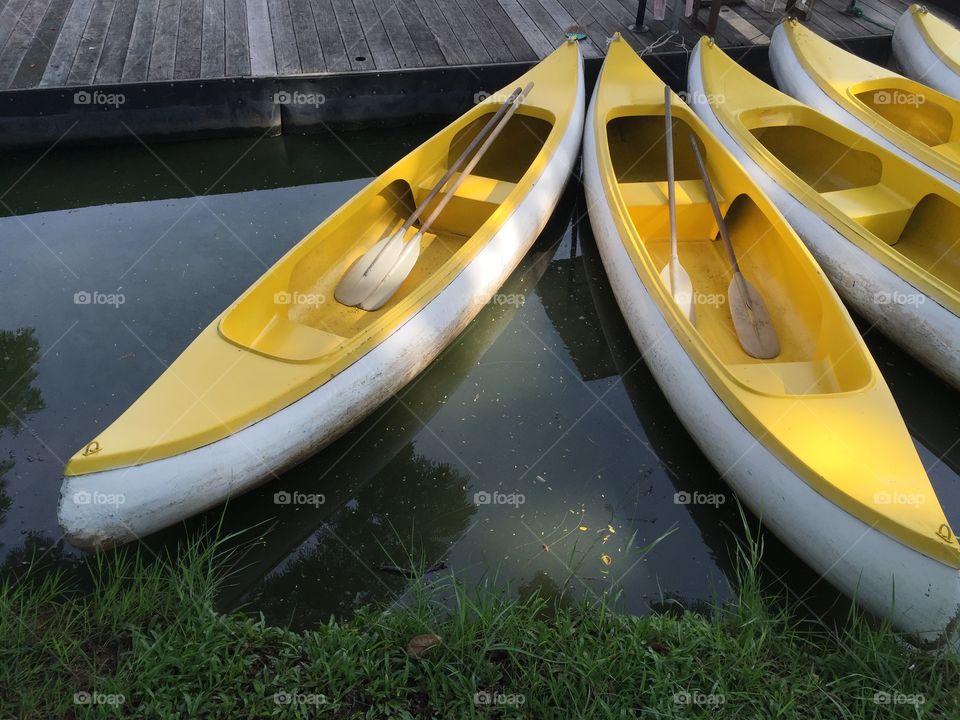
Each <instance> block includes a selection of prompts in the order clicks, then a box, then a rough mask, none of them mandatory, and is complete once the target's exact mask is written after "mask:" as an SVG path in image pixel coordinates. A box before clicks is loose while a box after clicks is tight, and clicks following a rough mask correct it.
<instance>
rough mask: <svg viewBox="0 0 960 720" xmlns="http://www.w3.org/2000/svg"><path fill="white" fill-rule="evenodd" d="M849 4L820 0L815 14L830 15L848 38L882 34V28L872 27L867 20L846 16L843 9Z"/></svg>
mask: <svg viewBox="0 0 960 720" xmlns="http://www.w3.org/2000/svg"><path fill="white" fill-rule="evenodd" d="M848 4H849V1H848V0H819V2H818V3H817V8H816V11H815V12H817V13H824V14H829V15H830V18H831V19H832V20H833V21H834V22H835V23H837V25H839V26H840V27H842V28H843V30H844V32H845V34H846V35H847V37H860V36H861V35H876V34H877V33H878V32H880V28H878V27H877V26H876V25H871V24H870V23H868V22H867V21H866V20H861V19H860V18H855V17H851V16H850V15H846V14H845V13H844V12H843V9H844V8H845V7H847V5H848Z"/></svg>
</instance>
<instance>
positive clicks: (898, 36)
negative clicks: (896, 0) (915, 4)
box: [893, 10, 960, 100]
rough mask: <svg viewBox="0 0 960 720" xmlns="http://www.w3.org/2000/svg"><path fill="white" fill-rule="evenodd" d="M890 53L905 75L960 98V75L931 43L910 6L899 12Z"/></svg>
mask: <svg viewBox="0 0 960 720" xmlns="http://www.w3.org/2000/svg"><path fill="white" fill-rule="evenodd" d="M893 54H894V57H896V59H897V64H898V65H900V68H901V69H902V70H903V73H904V74H905V75H906V76H907V77H911V78H913V79H914V80H917V81H919V82H922V83H923V84H924V85H929V86H930V87H932V88H934V89H935V90H939V91H940V92H942V93H945V94H947V95H951V96H952V97H955V98H956V99H958V100H960V75H958V74H957V72H956V71H955V70H954V69H953V68H952V67H951V66H950V65H947V64H946V63H945V62H944V61H943V60H942V59H941V58H940V55H939V54H938V53H937V51H936V50H934V48H932V47H930V44H929V43H928V42H927V38H926V36H925V35H924V33H923V31H922V30H921V29H920V26H919V25H918V23H917V18H916V15H914V13H912V12H910V10H907V11H906V12H904V13H903V15H901V16H900V19H899V20H897V25H896V27H895V28H894V30H893Z"/></svg>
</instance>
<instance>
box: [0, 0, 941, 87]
mask: <svg viewBox="0 0 960 720" xmlns="http://www.w3.org/2000/svg"><path fill="white" fill-rule="evenodd" d="M848 2H849V0H819V2H818V4H817V11H816V16H815V17H814V18H813V19H812V20H811V21H810V23H809V24H810V25H811V27H813V28H814V29H815V30H816V31H817V32H819V33H821V34H823V35H826V36H827V37H831V38H849V37H857V36H864V35H885V34H889V32H890V28H892V27H893V24H894V23H895V22H896V20H897V18H898V17H899V15H900V14H901V13H902V12H903V11H904V10H905V9H906V8H907V6H908V4H909V3H908V2H907V0H858V5H859V6H860V8H861V9H862V11H863V13H864V17H859V18H858V17H851V16H849V15H846V14H844V12H843V9H844V8H845V7H846V6H847V5H848ZM784 3H785V0H745V1H744V2H742V3H739V4H735V5H732V6H725V7H724V8H723V10H722V12H721V13H720V23H719V26H718V28H717V39H718V42H719V43H720V44H721V45H723V46H725V47H729V46H741V45H762V44H766V43H767V42H768V41H769V36H770V33H771V31H772V29H773V27H774V26H775V24H776V23H777V22H778V21H779V19H780V18H781V16H782V14H783V8H784ZM653 5H654V3H653V0H650V2H649V9H648V12H647V18H646V22H647V24H648V25H649V31H648V32H646V33H643V34H636V33H634V32H631V31H630V30H629V27H630V26H631V24H632V23H633V22H634V18H635V15H636V10H637V0H0V90H5V89H13V88H36V87H48V88H57V87H66V86H78V85H84V86H90V85H100V84H108V85H109V84H114V83H121V82H123V83H142V82H148V81H165V80H188V79H206V78H223V77H287V76H295V75H300V74H311V73H350V72H357V71H373V70H377V71H379V70H395V69H405V68H424V67H456V66H465V65H488V64H495V63H507V62H516V61H534V60H537V59H538V58H542V57H544V56H545V55H547V54H548V53H549V52H550V51H551V50H552V49H553V48H554V47H556V45H557V43H558V42H559V40H560V38H562V36H563V33H564V31H565V30H567V29H568V28H570V27H571V26H581V27H582V28H583V29H584V31H585V32H586V34H587V36H588V39H587V40H586V41H584V43H583V51H584V55H585V56H586V57H598V56H600V55H602V54H603V52H604V50H605V46H606V39H607V38H609V37H610V36H611V35H612V34H613V33H614V32H618V31H619V32H621V33H622V34H623V35H624V37H626V38H627V39H628V40H629V42H630V43H631V44H632V45H633V46H634V47H636V48H637V49H638V50H642V49H645V48H649V47H650V46H651V45H654V46H655V47H656V48H657V49H659V48H662V49H663V50H676V49H683V47H686V48H690V47H692V45H693V44H694V43H695V42H696V40H697V38H698V37H699V36H700V35H701V34H702V32H703V28H702V26H698V25H696V24H695V23H693V21H692V19H689V18H684V19H682V20H681V21H680V24H679V27H678V34H674V35H672V36H671V35H670V27H671V18H670V15H669V8H668V17H667V18H666V19H665V20H664V21H657V20H654V19H653V17H652V9H653ZM938 11H939V12H940V13H941V14H943V15H945V16H947V17H951V13H949V12H947V11H944V10H938ZM706 15H707V10H706V9H704V10H702V11H701V18H702V20H703V21H705V20H706ZM952 19H955V20H956V19H957V18H956V16H955V15H954V16H953V17H952ZM651 49H654V48H651Z"/></svg>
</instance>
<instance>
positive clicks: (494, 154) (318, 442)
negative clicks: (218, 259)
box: [59, 41, 584, 547]
mask: <svg viewBox="0 0 960 720" xmlns="http://www.w3.org/2000/svg"><path fill="white" fill-rule="evenodd" d="M528 82H532V83H533V89H532V91H531V92H530V93H529V95H527V96H526V98H525V99H524V100H523V103H522V105H521V106H520V108H519V110H518V111H517V112H516V114H515V115H513V116H512V117H511V118H510V119H509V121H508V123H507V125H506V126H505V128H504V130H503V132H502V133H501V134H500V135H499V136H498V137H497V139H496V140H495V141H494V142H493V144H492V145H491V146H490V148H489V150H488V151H487V153H486V154H485V155H484V156H483V158H482V159H481V160H480V162H479V164H477V165H476V167H475V168H474V169H473V170H472V172H471V173H470V174H469V175H468V176H466V178H465V181H464V182H463V183H462V184H460V185H459V187H458V188H457V190H456V192H455V194H454V197H453V200H452V201H451V202H450V203H449V204H448V205H447V206H446V208H445V209H444V210H443V211H442V213H441V214H440V215H439V217H438V218H437V219H436V221H435V222H434V224H433V226H432V227H431V229H430V230H429V231H428V232H426V233H425V235H424V239H423V241H422V244H421V248H422V249H421V253H420V257H419V260H418V261H417V263H416V265H415V266H414V268H413V271H412V272H411V274H410V275H409V276H408V277H407V278H406V280H405V281H404V282H403V284H402V285H401V286H400V288H399V290H398V291H397V292H396V294H395V295H394V296H393V297H392V298H391V299H390V300H389V301H388V302H387V303H386V305H384V306H383V307H382V308H380V309H378V310H375V311H372V312H371V311H366V310H362V309H360V308H357V307H348V306H346V305H342V304H340V303H338V302H337V301H336V300H335V299H334V289H335V288H336V287H337V285H338V283H339V281H340V279H341V278H342V277H343V276H344V273H345V272H346V271H347V269H348V268H349V267H350V266H351V265H352V264H353V263H354V261H355V260H357V259H358V258H359V257H360V256H361V255H363V254H364V253H365V252H366V251H368V250H369V249H370V248H371V247H372V246H373V245H374V244H375V243H376V242H378V241H379V240H380V239H381V238H384V237H386V236H387V235H389V234H390V233H392V232H395V231H396V230H397V229H398V228H399V226H400V225H401V224H402V223H403V221H404V219H405V218H407V217H408V216H409V215H410V214H411V212H412V211H413V209H414V207H415V206H416V205H417V204H418V203H420V202H421V201H423V199H424V198H425V196H426V195H427V194H428V192H429V191H430V189H431V188H432V187H433V185H434V184H435V183H436V182H437V181H438V180H439V179H440V177H441V176H442V175H443V174H444V173H445V172H446V170H447V169H448V167H449V166H450V164H451V163H452V162H453V161H454V159H455V158H457V157H458V156H459V155H460V153H461V152H462V150H463V149H464V148H465V147H466V146H467V145H468V144H469V143H470V141H471V140H472V139H473V138H474V137H475V136H476V134H477V133H478V132H479V130H480V129H481V128H482V127H483V126H484V124H485V123H486V122H487V120H488V119H489V118H490V117H491V116H492V114H493V113H494V112H495V111H497V110H498V109H499V108H500V107H501V106H502V104H503V103H504V102H505V98H506V97H507V96H508V95H509V93H510V91H511V90H513V89H514V87H518V86H519V87H522V86H525V85H526V84H527V83H528ZM583 83H584V80H583V68H582V60H581V56H580V50H579V47H578V45H577V43H576V42H573V41H569V42H566V43H564V44H563V45H562V46H561V47H560V48H558V49H557V50H556V51H555V52H554V53H553V54H551V55H550V56H549V57H547V58H546V59H544V60H543V61H542V62H541V63H540V64H539V65H537V66H536V67H534V68H533V69H532V70H530V71H529V72H528V73H526V74H525V75H524V76H522V77H521V78H519V79H518V80H517V81H516V82H515V83H514V84H512V85H510V86H509V87H507V88H504V90H503V91H502V92H498V93H494V94H492V95H491V96H490V97H488V98H487V99H486V100H485V101H483V102H482V103H479V104H478V105H476V106H475V107H473V108H471V109H470V110H469V111H468V112H466V113H465V114H464V115H463V116H462V117H460V118H459V119H457V120H455V121H454V122H453V123H451V124H450V125H449V126H448V127H446V128H445V129H444V130H442V131H440V132H439V133H438V134H437V135H435V136H434V137H432V138H430V139H429V140H427V141H426V142H425V143H424V144H423V145H421V146H420V147H418V148H417V149H415V150H413V151H412V152H411V153H410V154H409V155H407V156H406V157H404V158H403V159H401V160H400V161H398V162H397V163H396V164H394V165H393V166H392V167H391V168H389V169H388V170H386V171H385V172H384V173H383V174H382V175H380V176H379V177H377V178H376V179H374V180H373V181H372V182H371V183H370V184H369V185H368V186H367V187H365V188H364V189H363V190H361V191H360V192H359V193H357V194H356V195H355V196H354V197H353V198H351V199H350V200H348V201H347V202H346V203H345V204H344V205H343V206H342V207H341V208H340V209H338V210H337V211H336V212H334V213H333V214H332V215H330V216H329V217H328V218H326V219H325V220H324V221H323V222H322V223H321V224H320V225H319V226H318V227H317V228H316V229H314V230H313V231H312V232H310V233H309V234H308V235H307V237H305V238H304V239H303V240H302V241H300V242H299V243H298V244H297V245H295V246H294V247H293V248H292V249H291V250H290V251H289V252H288V253H287V254H286V255H285V256H284V257H283V258H281V259H280V260H279V261H278V262H277V263H276V264H275V265H274V266H273V267H272V268H270V270H268V271H267V272H266V273H265V274H264V275H263V276H262V277H261V278H260V279H259V280H257V281H256V282H255V283H254V284H253V285H252V286H251V287H250V288H249V289H248V290H247V291H246V292H244V293H243V295H241V296H240V298H239V299H237V300H236V301H235V302H234V303H233V304H232V305H231V306H230V307H228V308H227V309H226V310H225V311H224V312H223V313H222V314H221V315H220V316H219V317H217V318H216V319H214V320H213V322H212V323H211V324H210V325H209V326H208V327H207V328H206V329H205V330H204V331H203V332H202V333H201V334H200V335H199V337H197V338H196V340H194V341H193V343H192V344H191V345H190V346H189V347H188V348H187V349H186V350H185V351H184V352H183V354H182V355H181V356H180V357H179V358H178V359H177V360H176V361H175V362H174V363H173V364H172V365H171V366H170V367H169V368H168V369H167V371H166V372H164V373H163V375H161V376H160V377H159V378H158V379H157V381H156V382H155V383H154V384H153V385H152V386H151V387H150V388H149V389H148V390H147V391H146V392H145V393H144V394H143V395H142V396H141V397H140V398H139V399H138V400H136V402H134V403H133V405H131V406H130V408H129V409H128V410H126V412H124V413H123V414H122V415H121V416H120V417H119V418H118V419H117V420H116V421H115V422H114V423H113V424H112V425H110V426H109V427H107V428H106V429H105V430H104V431H103V432H101V433H100V434H99V435H97V436H96V437H95V438H93V439H92V440H91V441H90V443H88V444H87V445H86V446H85V447H84V448H82V449H81V450H80V451H79V452H77V453H76V454H75V455H74V456H73V457H72V458H71V459H70V461H69V462H68V463H67V467H66V470H65V478H64V483H63V489H62V493H61V502H60V510H59V518H60V523H61V526H62V528H63V529H64V532H65V533H66V535H67V537H68V538H69V539H70V540H71V542H73V543H74V544H76V545H78V546H82V547H89V546H93V545H100V544H117V543H122V542H126V541H129V540H131V539H133V538H135V537H139V536H142V535H144V534H146V533H149V532H153V531H155V530H157V529H159V528H162V527H164V526H166V525H169V524H171V523H174V522H177V521H179V520H181V519H183V518H185V517H188V516H190V515H193V514H195V513H198V512H200V511H202V510H205V509H207V508H209V507H212V506H214V505H217V504H218V503H221V502H223V501H224V500H225V499H226V498H228V497H229V496H231V495H235V494H237V493H240V492H243V491H245V490H247V489H249V488H251V487H254V486H256V485H258V484H259V483H261V482H263V481H264V480H265V479H267V478H269V477H272V476H275V475H276V474H277V473H278V472H280V471H281V470H283V469H284V468H286V467H289V466H290V465H292V464H294V463H296V462H298V461H300V460H302V459H303V458H305V457H306V456H308V455H310V454H312V453H314V452H316V451H317V450H319V449H320V448H321V447H323V446H324V445H326V444H328V443H329V442H331V441H332V440H333V439H335V438H336V437H338V436H339V435H341V434H342V433H344V432H346V431H347V430H348V429H349V428H350V427H352V426H353V425H355V424H356V423H357V422H359V421H360V420H361V419H363V418H364V417H365V416H366V415H367V414H369V413H370V412H371V411H372V410H373V409H375V408H376V407H377V406H378V405H379V404H380V403H382V402H383V401H384V400H386V399H387V398H389V397H390V396H391V395H393V394H394V393H396V392H397V391H398V390H399V389H400V388H402V387H403V386H404V385H406V384H407V383H408V382H409V381H410V380H411V379H413V377H415V376H416V375H417V374H418V373H419V372H420V371H421V370H423V369H424V367H426V366H427V365H428V364H429V363H430V361H431V360H432V359H433V358H435V357H436V356H437V355H438V354H439V353H440V351H441V350H442V349H443V348H444V347H445V346H446V345H448V344H449V343H450V342H451V341H452V340H453V339H454V338H455V337H456V336H457V335H458V334H459V333H460V331H461V330H462V329H463V328H464V327H465V326H466V325H467V324H468V323H469V322H470V320H472V319H473V317H474V316H475V315H476V314H477V312H479V310H480V309H481V308H482V307H483V306H484V305H485V304H486V303H487V302H488V301H489V299H490V298H491V296H492V295H493V294H494V293H495V292H496V291H497V289H498V288H499V287H500V286H501V285H502V284H503V282H504V281H505V280H506V279H507V277H508V276H509V275H510V273H511V272H512V271H513V269H514V268H515V267H516V266H517V264H518V263H519V261H520V260H521V259H522V258H523V256H524V255H525V254H526V252H527V250H528V249H529V248H530V246H531V245H532V244H533V242H534V240H535V239H536V238H537V235H538V234H539V233H540V231H541V230H542V229H543V227H544V225H545V224H546V222H547V220H548V219H549V217H550V214H551V213H552V211H553V208H554V207H555V205H556V203H557V201H558V199H559V197H560V194H561V192H562V191H563V188H564V186H565V185H566V183H567V180H568V178H569V175H570V172H571V169H572V167H573V163H574V162H575V160H576V157H577V154H578V151H579V147H580V138H581V134H582V125H583V105H584V84H583ZM453 182H454V180H451V184H452V183H453ZM448 186H449V185H448ZM433 202H434V203H436V202H437V201H436V200H434V201H433ZM431 207H435V205H431ZM426 215H427V213H425V214H424V216H426ZM97 498H107V499H110V498H112V499H113V500H117V499H118V498H122V502H107V501H106V500H105V501H104V502H99V501H98V500H97Z"/></svg>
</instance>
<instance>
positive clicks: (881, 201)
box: [821, 185, 913, 245]
mask: <svg viewBox="0 0 960 720" xmlns="http://www.w3.org/2000/svg"><path fill="white" fill-rule="evenodd" d="M821 197H822V198H823V199H824V200H826V201H827V202H828V203H830V204H831V205H833V207H835V208H836V209H837V210H839V211H840V212H842V213H843V214H844V215H846V216H848V217H849V218H850V219H851V220H853V221H854V222H856V223H857V224H859V225H861V226H862V227H864V228H866V229H867V230H869V231H870V232H872V233H873V234H874V235H876V236H877V237H878V238H880V239H881V240H883V241H884V242H885V243H887V244H888V245H893V244H894V243H896V242H897V240H899V238H900V234H901V233H902V232H903V229H904V227H906V224H907V221H908V220H909V219H910V213H911V211H912V210H913V207H912V205H911V204H910V202H909V201H908V200H907V199H906V198H904V197H903V196H901V195H898V194H897V193H896V192H894V191H893V190H892V189H891V188H890V187H888V186H886V185H870V186H868V187H856V188H850V189H848V190H834V191H833V192H825V193H821Z"/></svg>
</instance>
